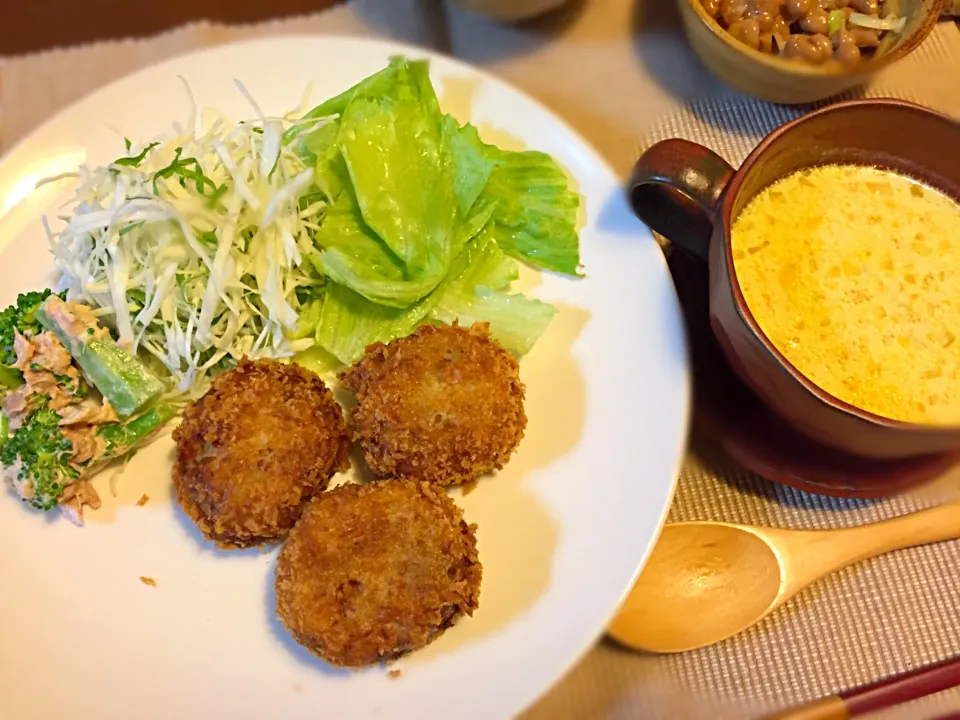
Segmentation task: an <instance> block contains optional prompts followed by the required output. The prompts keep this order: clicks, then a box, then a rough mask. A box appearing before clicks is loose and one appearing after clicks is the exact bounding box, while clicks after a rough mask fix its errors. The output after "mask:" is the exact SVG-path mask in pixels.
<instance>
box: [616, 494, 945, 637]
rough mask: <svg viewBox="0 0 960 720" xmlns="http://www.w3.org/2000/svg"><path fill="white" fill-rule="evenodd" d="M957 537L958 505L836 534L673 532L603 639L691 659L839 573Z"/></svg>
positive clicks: (710, 526)
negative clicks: (687, 655)
mask: <svg viewBox="0 0 960 720" xmlns="http://www.w3.org/2000/svg"><path fill="white" fill-rule="evenodd" d="M958 537H960V501H954V502H950V503H947V504H945V505H941V506H939V507H935V508H931V509H930V510H923V511H921V512H917V513H912V514H910V515H904V516H901V517H898V518H894V519H892V520H885V521H883V522H879V523H874V524H871V525H864V526H861V527H855V528H848V529H842V530H779V529H775V528H762V527H753V526H749V525H732V524H728V523H716V522H687V523H674V524H671V525H667V526H666V527H665V528H664V529H663V532H662V533H661V535H660V539H659V540H658V542H657V546H656V547H655V548H654V551H653V555H652V556H651V557H650V559H649V561H648V562H647V565H646V566H645V567H644V569H643V572H642V573H641V574H640V578H639V579H638V580H637V583H636V585H635V587H634V588H633V590H632V592H631V593H630V595H629V597H628V598H627V600H626V601H625V602H624V604H623V606H622V607H621V609H620V612H619V614H618V615H617V617H616V618H615V619H614V621H613V623H612V624H611V625H610V627H609V628H608V632H609V633H610V635H611V636H612V637H613V638H614V639H615V640H617V641H618V642H620V643H622V644H624V645H627V646H629V647H632V648H635V649H637V650H645V651H648V652H657V653H678V652H685V651H687V650H695V649H697V648H701V647H706V646H708V645H713V644H714V643H717V642H720V641H721V640H725V639H727V638H729V637H732V636H733V635H736V634H737V633H740V632H742V631H743V630H746V629H747V628H749V627H751V626H752V625H754V624H756V623H757V622H759V621H760V620H762V619H763V618H765V617H766V616H767V615H769V614H770V613H772V612H773V611H774V610H776V609H777V608H778V607H780V606H781V605H782V604H783V603H785V602H786V601H787V600H789V599H790V598H791V597H793V596H794V595H796V594H797V593H798V592H800V591H801V590H803V589H804V588H806V587H807V586H809V585H811V584H812V583H814V582H816V581H817V580H819V579H820V578H822V577H824V576H825V575H828V574H830V573H832V572H836V571H837V570H840V569H841V568H844V567H846V566H848V565H851V564H853V563H856V562H860V561H861V560H866V559H867V558H871V557H874V556H876V555H880V554H882V553H886V552H890V551H893V550H900V549H903V548H907V547H913V546H915V545H923V544H926V543H931V542H940V541H943V540H952V539H955V538H958Z"/></svg>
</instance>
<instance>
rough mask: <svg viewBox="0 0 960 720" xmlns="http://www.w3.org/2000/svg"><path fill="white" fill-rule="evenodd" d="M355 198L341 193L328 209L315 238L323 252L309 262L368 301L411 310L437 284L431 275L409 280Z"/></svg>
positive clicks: (347, 192)
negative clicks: (363, 213)
mask: <svg viewBox="0 0 960 720" xmlns="http://www.w3.org/2000/svg"><path fill="white" fill-rule="evenodd" d="M352 195H353V193H352V191H349V190H347V191H345V192H343V193H341V195H340V197H339V198H338V199H337V201H336V202H335V203H334V204H333V205H332V206H331V207H330V208H329V209H328V210H327V215H326V217H325V218H324V221H323V224H322V225H321V226H320V230H319V231H318V232H317V233H316V236H315V242H316V244H317V245H318V246H319V247H320V248H321V251H320V252H319V253H316V254H314V255H311V256H310V260H311V262H312V263H313V265H314V267H316V268H317V270H318V271H319V272H320V273H321V274H323V275H325V276H326V277H327V278H329V279H330V280H332V281H333V282H334V283H339V284H341V285H345V286H346V287H348V288H350V289H352V290H354V291H355V292H357V293H359V294H360V295H362V296H363V297H365V298H366V299H367V300H370V301H372V302H375V303H379V304H381V305H387V306H389V307H398V308H405V307H408V306H409V305H411V304H413V303H415V302H417V301H418V300H420V299H421V298H422V297H423V296H424V295H426V294H428V293H429V292H430V291H431V290H433V289H434V288H435V287H436V286H437V284H438V281H437V280H436V279H435V278H434V277H432V276H427V277H423V278H415V279H412V280H408V279H407V278H406V272H405V269H404V267H403V264H402V263H401V261H400V259H399V258H397V257H396V255H394V254H393V253H391V252H390V249H389V248H388V247H387V246H386V245H385V244H384V243H383V241H382V240H381V239H380V238H379V237H378V236H377V235H376V233H374V232H373V230H371V229H370V228H369V227H368V226H367V225H366V223H364V221H363V218H362V217H361V216H360V209H359V208H358V207H357V205H356V202H355V201H354V199H353V196H352Z"/></svg>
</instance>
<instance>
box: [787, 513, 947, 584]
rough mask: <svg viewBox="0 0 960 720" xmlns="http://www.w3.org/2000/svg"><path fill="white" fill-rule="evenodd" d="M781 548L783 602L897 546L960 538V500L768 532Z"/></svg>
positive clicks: (897, 548)
mask: <svg viewBox="0 0 960 720" xmlns="http://www.w3.org/2000/svg"><path fill="white" fill-rule="evenodd" d="M769 538H770V540H773V541H774V542H775V543H776V544H777V545H778V546H779V547H780V548H781V549H782V550H784V551H785V552H783V553H782V557H781V562H782V563H783V564H784V565H786V566H789V567H785V568H784V570H786V571H787V572H785V573H784V577H785V578H786V582H785V583H784V587H783V588H782V589H781V592H780V597H779V598H778V599H779V601H780V602H783V601H785V600H786V599H787V598H789V597H792V596H793V594H794V593H796V592H797V591H799V590H801V589H802V588H804V587H806V586H807V585H809V584H810V583H811V582H813V581H815V580H817V579H819V578H821V577H823V576H825V575H829V574H830V573H832V572H836V571H837V570H840V569H842V568H845V567H847V566H848V565H852V564H854V563H857V562H860V561H862V560H866V559H868V558H872V557H875V556H877V555H882V554H883V553H888V552H891V551H893V550H902V549H903V548H908V547H914V546H916V545H925V544H927V543H934V542H941V541H943V540H953V539H956V538H960V501H954V502H950V503H947V504H945V505H940V506H938V507H934V508H930V509H929V510H922V511H920V512H916V513H911V514H909V515H902V516H900V517H897V518H893V519H891V520H885V521H883V522H878V523H872V524H870V525H863V526H861V527H854V528H845V529H842V530H827V531H813V532H811V531H790V530H788V531H782V530H774V531H771V532H769Z"/></svg>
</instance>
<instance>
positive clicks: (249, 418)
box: [173, 358, 350, 548]
mask: <svg viewBox="0 0 960 720" xmlns="http://www.w3.org/2000/svg"><path fill="white" fill-rule="evenodd" d="M173 437H174V440H175V441H176V443H177V461H176V464H175V466H174V473H173V480H174V486H175V487H176V490H177V499H178V501H179V502H180V505H181V506H182V507H183V509H184V510H185V511H186V513H187V514H188V515H189V516H190V517H191V518H193V520H194V522H196V523H197V526H198V527H199V528H200V529H201V530H202V531H203V534H204V535H205V536H206V537H207V538H208V539H210V540H213V541H215V542H216V543H217V545H219V546H220V547H224V548H238V547H248V546H251V545H257V544H261V543H264V542H269V541H272V540H276V539H278V538H281V537H283V536H284V535H285V534H286V533H287V531H289V530H290V528H292V527H293V526H294V524H295V523H296V521H297V519H298V518H299V517H300V514H301V512H302V510H303V506H304V504H305V503H306V502H307V501H308V500H310V498H312V497H313V496H314V495H315V494H316V493H318V492H320V491H322V490H324V489H325V488H326V487H327V484H328V483H329V482H330V478H331V477H332V476H333V475H334V474H335V473H337V472H338V471H340V470H345V469H347V468H348V467H349V461H348V459H347V454H348V452H349V445H350V440H349V436H348V434H347V430H346V424H345V423H344V420H343V412H342V411H341V409H340V406H339V405H338V404H337V402H336V401H335V400H334V398H333V394H332V393H331V392H330V391H329V390H328V389H327V387H326V385H324V383H323V381H322V380H321V379H320V378H319V377H317V376H316V375H314V374H313V373H311V372H309V371H308V370H305V369H303V368H301V367H299V366H297V365H285V364H283V363H279V362H276V361H272V360H256V361H251V360H248V359H246V358H244V359H243V360H241V361H240V363H239V365H238V366H237V368H236V369H235V370H230V371H228V372H225V373H224V374H223V375H221V376H220V377H218V378H217V379H216V380H215V381H214V383H213V386H212V387H211V389H210V390H209V392H207V394H206V395H204V396H203V397H202V398H200V400H198V401H197V402H196V403H194V404H193V405H192V406H190V407H189V408H187V410H186V412H185V413H184V415H183V422H182V423H181V424H180V426H179V427H178V428H177V429H176V430H175V431H174V434H173Z"/></svg>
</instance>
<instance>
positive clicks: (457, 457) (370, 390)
mask: <svg viewBox="0 0 960 720" xmlns="http://www.w3.org/2000/svg"><path fill="white" fill-rule="evenodd" d="M340 379H341V381H342V382H343V384H344V385H345V386H346V387H347V388H349V389H350V390H352V391H353V392H354V393H355V394H356V396H357V405H356V408H355V409H354V412H353V417H352V427H353V432H354V436H355V438H356V439H357V440H359V442H360V446H361V448H362V450H363V454H364V457H365V458H366V461H367V463H368V464H369V466H370V468H371V469H372V470H373V472H374V473H376V474H377V475H379V476H381V477H398V478H416V479H421V480H426V481H428V482H432V483H436V484H438V485H442V486H447V485H459V484H462V483H466V482H469V481H471V480H474V479H476V478H477V477H479V476H481V475H484V474H486V473H488V472H490V471H492V470H494V469H497V470H499V469H501V468H502V467H503V464H504V463H505V462H506V461H507V459H508V458H509V457H510V454H511V453H512V452H513V451H514V449H515V448H516V447H517V445H518V444H519V442H520V440H521V438H522V437H523V431H524V428H525V427H526V424H527V417H526V414H525V413H524V410H523V396H524V387H523V383H521V382H520V377H519V366H518V364H517V361H516V359H514V357H513V356H512V355H511V354H510V353H509V352H507V351H506V350H504V349H503V347H502V346H501V345H500V343H498V342H497V341H496V340H494V339H493V338H492V337H490V332H489V326H488V325H487V324H486V323H478V324H476V325H474V326H472V327H469V328H468V327H462V326H460V325H457V324H453V325H444V326H440V327H434V326H430V325H424V326H422V327H421V328H419V329H418V330H417V331H416V332H415V333H413V334H412V335H410V336H408V337H406V338H402V339H399V340H394V341H393V342H391V343H389V344H387V345H384V344H383V343H376V344H374V345H371V346H370V347H368V348H367V351H366V353H365V354H364V356H363V357H362V358H361V359H360V360H359V361H357V363H356V364H355V365H354V366H353V367H351V368H349V369H347V370H345V371H344V372H343V373H342V374H341V376H340Z"/></svg>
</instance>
